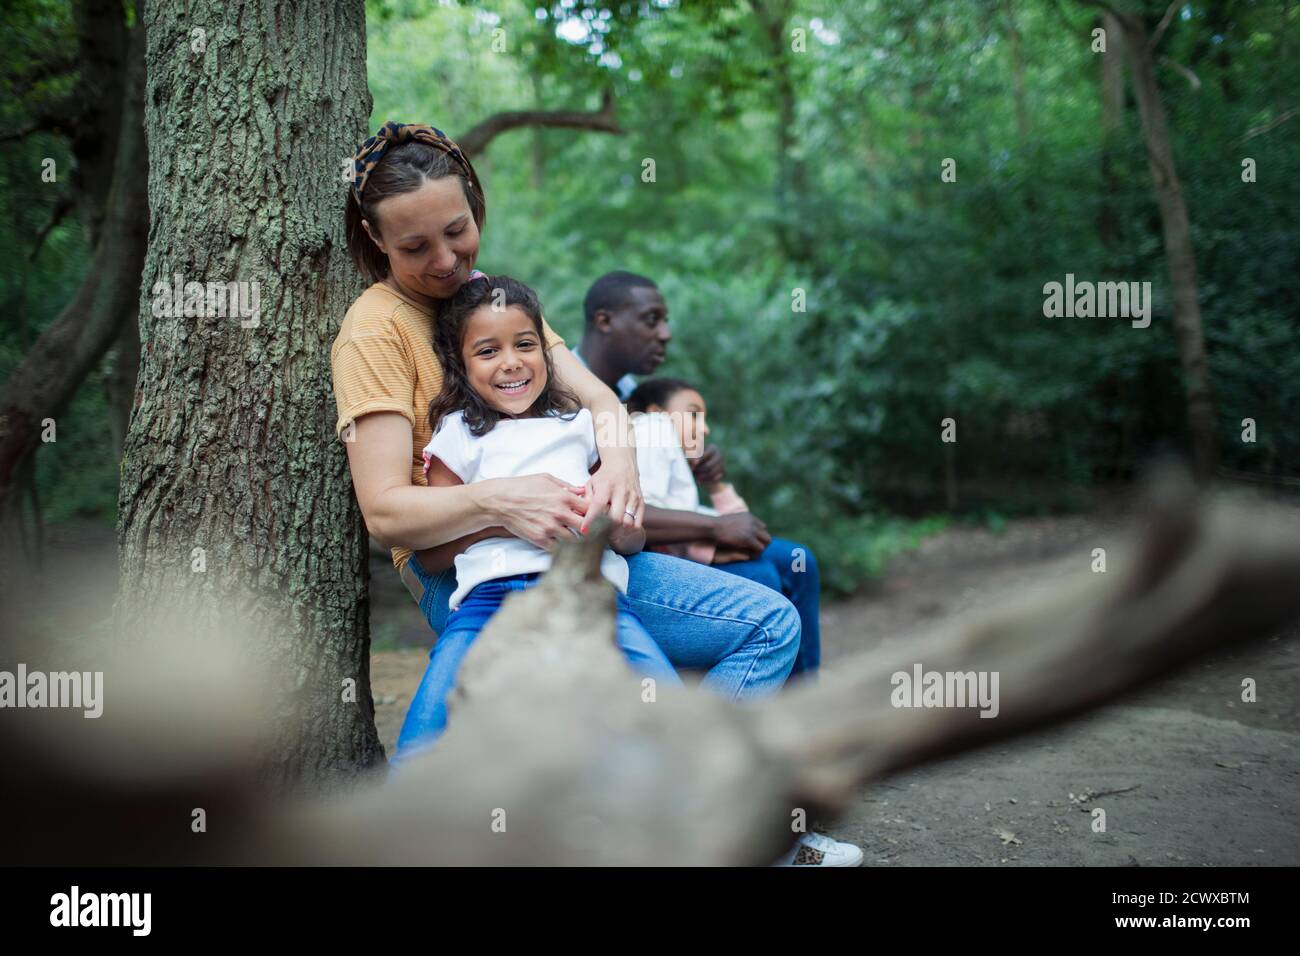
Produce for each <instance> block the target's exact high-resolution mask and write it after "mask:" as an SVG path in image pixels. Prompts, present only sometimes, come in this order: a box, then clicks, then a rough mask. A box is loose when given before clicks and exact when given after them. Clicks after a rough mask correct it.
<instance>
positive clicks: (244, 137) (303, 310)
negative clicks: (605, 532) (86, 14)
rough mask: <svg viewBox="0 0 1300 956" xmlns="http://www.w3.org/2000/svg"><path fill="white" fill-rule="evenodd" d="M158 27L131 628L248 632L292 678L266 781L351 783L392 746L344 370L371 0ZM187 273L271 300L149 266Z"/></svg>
mask: <svg viewBox="0 0 1300 956" xmlns="http://www.w3.org/2000/svg"><path fill="white" fill-rule="evenodd" d="M200 27H201V28H203V29H204V34H203V35H202V36H201V37H198V39H199V40H202V41H204V42H205V44H206V47H205V49H204V50H202V51H200V52H195V51H194V49H193V45H194V43H195V42H196V35H195V34H194V33H193V32H192V31H194V30H195V29H196V28H200ZM145 28H146V31H147V40H148V53H147V67H148V86H147V91H146V103H147V104H148V107H147V111H146V115H145V126H146V131H147V134H148V142H149V166H148V168H149V175H150V179H151V184H150V190H149V201H150V213H151V216H152V221H153V223H154V228H153V230H152V232H151V235H150V241H149V248H148V255H147V259H146V262H145V269H144V279H143V288H144V293H143V300H142V305H141V309H140V323H139V328H140V339H141V342H142V344H143V348H142V355H141V363H140V374H139V382H138V391H137V401H136V409H135V414H134V416H133V417H132V420H131V427H130V431H129V433H128V435H127V440H126V448H125V450H124V455H123V460H122V469H121V485H120V491H119V509H118V510H119V529H118V533H119V545H120V552H121V563H122V577H121V590H120V592H119V594H118V601H117V607H116V614H117V623H118V627H119V630H120V632H121V633H122V634H124V635H125V634H132V635H135V634H146V633H150V632H152V631H154V630H155V629H157V628H159V627H164V626H166V623H167V622H168V621H171V622H173V623H174V622H176V621H178V620H179V621H181V622H182V626H183V627H184V628H185V629H186V630H189V631H198V632H205V633H206V632H207V631H209V630H211V632H212V635H213V637H214V639H220V640H223V641H227V642H231V643H233V642H235V640H236V639H237V638H239V637H251V638H253V640H254V646H255V647H256V648H257V654H258V656H259V661H258V664H259V666H261V667H263V668H264V669H267V670H273V671H275V672H276V673H281V674H284V675H286V676H285V679H286V680H287V681H288V684H287V686H284V687H283V688H282V690H283V693H278V694H275V695H272V699H270V700H269V701H267V706H268V707H269V708H271V710H272V713H273V714H274V715H275V718H276V719H275V723H276V726H277V728H278V730H277V739H276V740H275V741H273V742H272V744H271V753H270V755H269V765H268V766H267V767H266V768H265V772H266V778H265V779H266V782H267V783H268V784H269V785H270V786H271V788H272V789H283V788H287V787H293V786H296V785H299V784H301V785H306V786H308V787H310V788H313V789H333V788H336V787H342V786H344V785H346V784H348V783H350V782H351V781H353V780H355V779H356V777H357V775H358V774H357V771H359V770H362V769H363V768H370V767H375V766H380V765H383V764H384V752H383V748H382V745H381V744H380V742H379V738H378V734H377V733H376V730H375V724H374V702H373V699H372V697H371V694H370V678H369V652H370V636H369V619H368V611H369V606H368V599H367V596H366V595H367V583H368V568H367V564H366V536H365V533H364V529H363V526H362V521H361V516H360V512H359V510H358V508H357V504H356V501H355V499H354V497H353V494H352V488H351V483H350V480H349V477H348V471H347V464H346V458H345V455H344V452H343V448H342V446H341V445H340V444H339V443H338V442H337V441H336V440H335V438H334V431H333V418H334V401H333V397H332V393H331V389H330V370H329V351H330V345H331V341H332V338H333V334H334V331H335V330H336V329H337V327H338V323H339V322H340V320H341V319H342V317H343V315H344V313H345V312H346V311H347V308H348V306H349V304H350V303H351V301H352V300H353V299H354V298H355V297H356V295H357V294H358V293H359V292H360V289H361V283H360V280H359V279H358V277H357V275H356V272H355V270H354V269H353V268H352V266H351V264H350V262H349V260H348V256H347V251H346V244H345V241H344V236H343V216H342V212H343V204H344V201H345V189H346V184H345V182H344V181H343V179H342V176H341V169H342V167H341V162H342V160H343V159H344V158H345V157H346V156H348V155H349V154H351V152H352V151H353V150H354V149H355V145H356V144H357V143H358V142H360V141H361V139H362V138H363V137H364V135H365V129H366V123H367V121H368V117H369V111H370V104H371V100H370V94H369V92H368V89H367V87H366V43H365V6H364V3H363V0H339V2H338V3H330V4H318V3H305V2H291V0H285V2H280V3H276V4H266V3H258V2H253V0H234V2H226V3H219V2H216V0H196V2H194V3H190V4H187V5H183V6H177V5H174V4H171V3H166V2H154V0H150V2H149V3H148V4H147V6H146V12H145ZM176 276H179V277H180V282H182V283H187V282H194V283H213V284H214V285H215V284H217V283H220V284H221V285H223V286H224V285H226V284H228V283H244V284H245V286H244V289H245V290H246V292H247V294H249V295H256V296H257V299H255V300H252V301H251V302H250V301H249V300H248V299H245V300H244V304H245V305H246V306H247V305H251V304H256V305H258V306H259V307H260V312H258V311H255V310H253V309H251V308H249V309H247V310H246V313H245V314H239V313H238V310H229V309H217V308H213V307H211V306H209V307H204V308H200V309H197V310H192V309H185V310H182V309H180V303H173V302H171V301H170V297H169V296H166V295H164V294H162V293H161V287H157V286H156V285H155V284H156V283H161V284H162V285H163V286H166V287H167V288H169V289H170V288H171V287H172V286H173V283H174V282H175V277H176ZM156 288H157V289H158V293H157V294H155V292H154V290H155V289H156ZM173 305H174V306H176V308H172V306H173ZM183 311H189V312H191V314H190V315H188V316H186V315H184V314H182V313H183ZM193 311H200V312H202V314H201V315H197V316H196V315H193V314H192V313H193ZM232 311H233V312H235V313H236V314H231V313H232ZM155 312H158V313H159V314H158V315H155V314H154V313H155ZM217 312H222V313H224V314H214V313H217ZM254 316H255V318H256V324H254ZM178 615H179V617H178ZM234 615H238V620H239V622H240V624H238V625H235V624H233V623H232V621H233V620H234V617H233V616H234ZM236 627H239V628H242V630H238V631H237V630H236ZM349 684H352V687H353V688H354V691H355V696H354V697H350V696H349V693H348V691H349Z"/></svg>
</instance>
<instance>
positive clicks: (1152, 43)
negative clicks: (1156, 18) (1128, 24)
mask: <svg viewBox="0 0 1300 956" xmlns="http://www.w3.org/2000/svg"><path fill="white" fill-rule="evenodd" d="M1185 2H1186V0H1173V3H1171V4H1169V8H1168V9H1167V10H1165V15H1164V16H1163V17H1161V18H1160V22H1159V23H1158V24H1157V25H1156V30H1155V32H1154V33H1152V34H1151V39H1150V40H1149V41H1148V42H1147V49H1148V50H1151V51H1153V52H1154V50H1155V48H1156V46H1157V45H1158V44H1159V43H1160V38H1161V37H1162V36H1164V35H1165V31H1166V30H1168V29H1169V24H1170V23H1172V22H1173V20H1174V11H1175V10H1177V9H1178V8H1179V7H1181V6H1182V5H1183V4H1184V3H1185Z"/></svg>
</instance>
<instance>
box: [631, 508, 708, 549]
mask: <svg viewBox="0 0 1300 956" xmlns="http://www.w3.org/2000/svg"><path fill="white" fill-rule="evenodd" d="M714 526H715V519H714V518H712V517H711V516H709V515H705V514H699V513H698V512H695V511H677V510H676V509H673V508H657V507H655V506H654V505H646V507H645V533H646V543H647V544H677V543H679V542H686V541H713V536H714Z"/></svg>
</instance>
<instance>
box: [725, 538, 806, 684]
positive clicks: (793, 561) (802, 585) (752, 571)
mask: <svg viewBox="0 0 1300 956" xmlns="http://www.w3.org/2000/svg"><path fill="white" fill-rule="evenodd" d="M714 566H715V567H716V568H717V569H718V570H719V571H726V572H728V573H729V574H738V575H740V576H741V577H742V578H746V579H747V580H750V581H757V582H758V583H759V584H765V585H767V586H768V587H770V588H771V589H772V590H773V591H779V592H780V593H781V594H784V595H785V596H786V597H788V598H789V599H790V603H791V604H793V605H794V606H795V609H796V610H797V611H798V612H799V623H800V625H801V635H800V638H799V656H798V657H796V658H795V662H794V670H793V671H791V672H790V673H791V675H792V676H802V677H812V676H814V675H815V674H816V673H817V668H818V667H819V666H821V660H822V632H821V590H822V579H821V573H820V572H819V571H818V570H817V559H816V558H815V557H813V553H812V549H811V548H807V547H805V546H804V545H802V544H799V543H798V542H796V541H787V540H786V539H785V538H773V539H772V543H771V544H769V545H768V546H767V547H766V548H764V549H763V553H762V554H760V555H759V556H758V557H757V558H755V559H754V560H752V561H736V562H734V563H732V564H718V565H714Z"/></svg>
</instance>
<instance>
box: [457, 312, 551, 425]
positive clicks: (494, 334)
mask: <svg viewBox="0 0 1300 956" xmlns="http://www.w3.org/2000/svg"><path fill="white" fill-rule="evenodd" d="M462 341H463V342H464V347H463V350H462V354H463V357H464V359H465V373H466V377H467V378H468V379H469V384H470V387H471V388H472V389H474V391H475V392H476V393H477V394H478V396H479V398H481V399H483V401H484V402H486V403H487V404H488V405H490V406H491V407H493V408H495V409H497V410H498V411H501V412H504V413H505V414H507V415H511V416H514V417H516V418H517V417H518V416H520V415H522V414H523V413H524V412H526V411H528V409H529V408H531V407H532V405H533V402H534V401H536V399H537V396H538V395H539V394H540V393H541V390H542V388H543V387H545V385H546V358H545V355H544V353H543V351H542V342H541V337H540V336H539V335H538V334H537V330H536V329H534V328H533V321H532V319H530V318H529V317H528V314H527V313H526V312H524V311H523V310H522V309H520V308H518V307H517V306H507V307H506V308H504V309H501V310H500V311H497V310H495V309H494V308H492V307H491V306H481V307H480V308H478V309H476V310H475V311H474V313H473V314H472V315H471V316H470V317H469V320H468V322H466V324H465V335H464V339H463V340H462Z"/></svg>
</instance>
